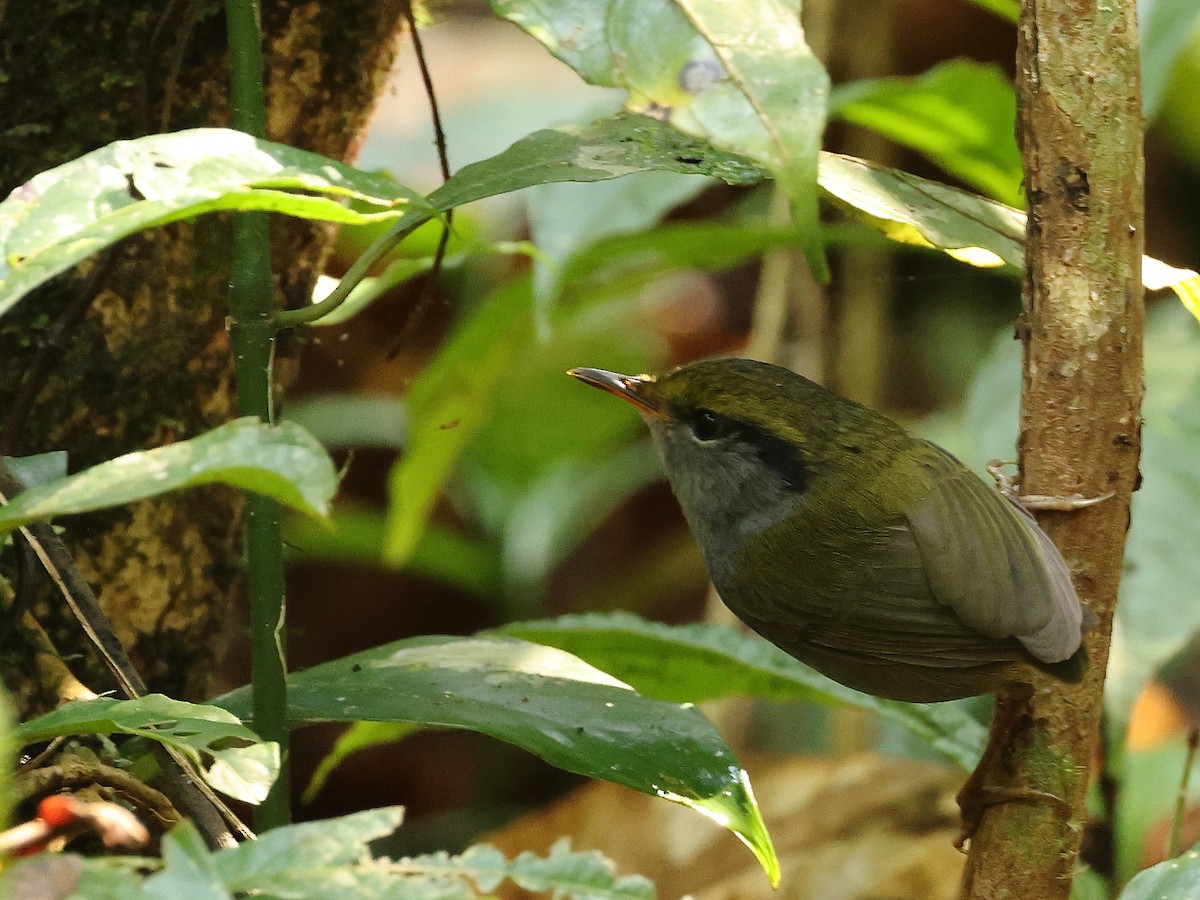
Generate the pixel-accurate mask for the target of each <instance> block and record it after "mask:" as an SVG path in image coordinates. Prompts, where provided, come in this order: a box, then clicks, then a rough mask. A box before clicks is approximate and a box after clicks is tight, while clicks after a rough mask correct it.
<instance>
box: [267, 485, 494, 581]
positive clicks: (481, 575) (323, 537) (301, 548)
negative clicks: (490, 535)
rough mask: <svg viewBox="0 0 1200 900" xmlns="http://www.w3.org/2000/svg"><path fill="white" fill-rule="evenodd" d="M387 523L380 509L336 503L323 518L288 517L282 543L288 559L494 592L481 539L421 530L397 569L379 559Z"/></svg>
mask: <svg viewBox="0 0 1200 900" xmlns="http://www.w3.org/2000/svg"><path fill="white" fill-rule="evenodd" d="M386 536H387V523H386V517H385V513H384V512H383V511H382V510H375V509H370V508H367V507H364V506H355V505H351V504H339V505H338V507H337V508H336V509H335V510H334V512H333V515H332V516H330V517H329V518H328V519H322V520H319V521H317V520H313V519H297V518H290V519H288V520H287V521H286V522H285V523H284V540H285V542H286V544H287V547H288V559H289V560H290V561H293V562H295V561H299V562H305V561H310V560H324V561H332V562H350V563H354V564H355V565H360V566H374V567H376V568H379V569H385V570H390V571H394V570H399V569H403V570H404V571H406V572H411V573H412V574H414V575H420V576H422V577H425V578H433V579H435V580H437V581H441V582H444V583H446V584H451V585H454V586H455V587H458V588H461V589H463V590H465V591H470V592H471V593H473V594H475V595H477V596H479V597H481V598H485V599H486V598H491V597H495V596H496V594H497V593H498V592H499V591H500V587H501V577H500V560H499V558H498V551H497V550H496V549H495V548H494V547H492V546H490V545H488V544H486V543H484V542H483V541H480V540H477V539H473V538H469V537H464V536H463V535H459V534H455V533H454V532H452V531H449V530H447V529H445V528H437V527H432V526H427V527H425V528H424V529H423V530H422V531H421V536H420V538H419V539H418V541H417V544H416V546H415V547H414V548H413V551H412V554H411V555H410V556H409V557H408V558H407V559H406V560H405V561H404V563H403V565H399V566H396V565H392V564H391V563H390V562H388V560H387V559H386V558H385V557H384V554H383V547H384V540H385V538H386Z"/></svg>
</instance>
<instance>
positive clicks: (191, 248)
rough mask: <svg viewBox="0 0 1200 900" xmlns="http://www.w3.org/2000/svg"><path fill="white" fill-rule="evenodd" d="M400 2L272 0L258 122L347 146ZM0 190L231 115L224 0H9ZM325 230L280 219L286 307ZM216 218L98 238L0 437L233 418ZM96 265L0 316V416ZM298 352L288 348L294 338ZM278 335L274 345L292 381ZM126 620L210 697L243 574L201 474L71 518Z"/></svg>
mask: <svg viewBox="0 0 1200 900" xmlns="http://www.w3.org/2000/svg"><path fill="white" fill-rule="evenodd" d="M405 6H406V4H405V3H403V2H400V0H341V2H332V0H314V2H307V3H304V2H301V3H297V2H294V0H264V2H263V9H262V24H263V31H264V35H265V53H266V67H267V76H266V77H267V98H268V136H269V137H270V139H272V140H275V141H281V142H285V143H288V144H294V145H296V146H299V147H302V148H305V149H308V150H313V151H316V152H318V153H322V154H325V155H327V156H331V157H333V158H336V159H348V158H352V157H353V156H354V154H355V152H356V151H357V149H358V146H359V144H360V142H361V140H362V135H363V131H364V126H365V124H366V121H367V118H368V116H369V114H370V112H371V110H372V108H373V106H374V103H375V99H376V97H377V95H378V93H379V90H380V88H381V87H382V85H383V83H384V79H385V76H386V74H387V72H388V70H389V68H390V65H391V62H392V58H393V56H394V53H395V50H396V48H397V45H398V41H399V35H400V31H401V29H402V27H403V23H404V10H405ZM0 53H2V54H3V59H4V61H5V62H4V71H5V75H6V77H7V80H6V82H5V83H4V84H3V85H2V86H0V189H3V190H4V192H5V193H7V192H8V191H10V190H12V189H13V188H14V187H16V186H17V185H19V184H21V183H23V182H24V181H25V180H27V179H28V178H29V177H31V176H32V175H34V174H35V173H37V172H39V171H41V170H43V169H46V168H50V167H52V166H55V165H58V164H60V163H63V162H66V161H68V160H70V159H73V158H75V157H77V156H79V155H81V154H83V153H86V152H87V151H89V150H92V149H94V148H96V147H100V146H102V145H104V144H106V143H109V142H110V141H113V140H117V139H122V138H132V137H137V136H140V135H144V134H150V133H154V132H159V131H175V130H179V129H183V128H191V127H197V126H214V125H217V126H226V125H228V122H229V107H228V99H227V98H228V77H229V76H228V65H227V54H226V42H225V22H224V14H223V4H222V3H221V2H220V0H170V2H163V0H139V2H134V3H122V4H111V3H93V2H83V0H51V2H48V3H42V4H28V3H21V4H8V5H7V6H5V5H3V4H0ZM331 236H332V232H331V230H330V229H328V228H326V227H323V226H320V225H313V224H308V223H303V222H298V221H292V220H282V219H281V220H278V221H276V222H274V223H273V229H272V253H273V260H274V270H275V272H276V273H277V276H276V281H277V285H278V293H279V302H280V303H281V304H287V305H296V304H299V303H304V302H306V301H307V297H308V293H309V289H310V286H311V284H312V282H313V280H314V279H315V278H316V276H317V275H318V274H319V272H320V270H321V264H322V261H323V257H324V254H325V252H326V250H327V248H328V245H329V242H330V238H331ZM229 242H230V237H229V217H227V216H205V217H201V218H199V219H197V220H195V221H192V222H184V223H179V224H176V225H172V226H168V227H166V228H160V229H156V230H154V231H151V232H148V233H145V234H142V235H138V236H135V237H133V238H130V239H128V240H126V241H124V242H122V243H121V244H120V245H118V246H117V247H115V248H113V249H112V250H111V251H109V252H110V254H111V261H110V265H109V267H108V268H107V269H106V270H105V271H104V272H103V274H102V276H101V277H100V278H99V279H98V281H97V283H96V284H94V285H92V287H94V288H95V298H94V300H92V302H91V303H90V305H89V306H88V312H87V314H86V316H85V317H84V318H83V320H82V322H81V323H80V324H79V325H78V327H76V328H75V329H74V330H73V333H72V335H71V337H70V340H69V343H68V345H67V346H66V348H65V352H63V354H62V356H61V359H59V360H57V362H56V364H55V365H54V366H53V368H52V371H51V373H50V375H49V377H48V378H47V379H46V380H45V382H44V384H40V385H39V386H38V388H37V390H36V395H35V396H36V402H34V403H33V404H32V409H31V410H30V412H29V414H28V415H27V416H24V417H23V420H22V421H21V422H19V423H18V424H19V427H14V428H9V429H6V432H7V433H3V434H0V443H2V444H3V452H4V453H6V454H8V455H25V454H29V453H35V452H42V451H47V450H53V449H65V450H67V451H69V454H70V467H71V470H72V471H75V470H78V469H80V468H82V467H85V466H87V465H91V464H93V463H96V462H99V461H101V460H104V459H108V458H111V457H113V456H116V455H118V454H120V453H124V452H127V451H129V450H135V449H143V448H146V447H151V446H156V445H159V444H164V443H169V442H171V441H175V440H179V439H182V438H187V437H191V436H194V435H196V434H198V433H200V432H202V431H204V430H206V429H209V428H211V427H213V426H215V425H217V424H220V423H221V422H224V421H226V420H227V419H229V418H230V417H231V416H232V415H234V400H233V392H232V383H231V382H232V371H233V366H232V361H231V359H230V355H229V341H228V334H227V331H226V313H227V302H226V295H227V292H228V280H229V279H228V256H229ZM97 265H98V263H97V261H96V260H94V259H93V260H90V261H88V262H86V263H84V264H81V265H80V266H79V267H78V269H77V271H76V272H73V273H68V274H66V275H64V276H62V277H60V278H59V279H57V280H55V281H54V282H52V283H51V284H49V285H46V286H44V287H43V288H42V289H40V290H38V291H36V292H34V293H33V294H31V295H30V296H28V297H26V298H24V299H23V300H22V301H21V303H20V304H19V305H18V306H17V308H16V309H15V310H14V311H13V312H12V313H10V314H9V315H8V316H6V317H5V318H4V319H3V320H0V421H3V420H4V419H5V417H6V416H5V414H6V413H7V412H8V411H10V410H11V409H12V408H13V405H14V403H16V402H17V398H19V397H21V396H23V391H24V392H25V393H28V392H29V391H30V388H29V387H28V386H27V385H25V376H26V373H28V372H29V371H30V370H31V367H32V366H33V364H34V360H35V359H37V358H38V356H39V354H40V353H42V352H43V350H42V348H43V345H44V343H45V342H46V341H47V339H48V337H50V334H51V330H52V327H53V326H54V324H55V323H56V322H57V321H58V320H59V318H60V316H62V314H63V311H64V310H65V309H67V308H68V307H69V306H70V305H71V304H72V302H73V301H74V300H75V298H76V297H77V296H78V295H79V293H80V292H81V290H84V283H85V281H86V276H87V274H88V273H89V271H94V270H95V268H96V266H97ZM291 349H292V350H294V347H293V348H291ZM292 355H294V354H293V353H289V348H288V347H287V346H281V347H280V348H279V353H278V354H277V359H278V360H279V362H280V363H282V364H283V365H282V368H283V369H284V370H285V371H284V372H283V373H282V377H281V381H283V382H284V383H286V381H287V380H288V378H287V373H286V368H287V361H288V358H289V356H292ZM65 525H66V533H65V534H64V538H65V540H66V542H67V544H68V546H69V547H70V548H71V549H72V551H73V552H74V554H75V557H76V562H77V565H78V566H79V568H80V570H81V571H82V572H83V573H84V575H85V576H86V577H87V579H88V581H89V582H90V583H91V585H92V586H93V588H94V590H95V592H96V594H97V595H98V597H99V600H100V603H101V605H102V606H103V608H104V609H105V611H106V612H107V614H108V616H109V617H110V618H111V619H112V622H113V625H114V627H115V630H116V633H117V635H118V636H119V637H120V639H121V641H122V643H123V644H124V645H125V647H126V648H127V649H128V651H129V652H130V655H131V656H132V658H133V661H134V663H135V665H136V666H137V667H138V668H139V669H140V671H141V672H142V674H143V676H144V677H145V680H146V681H147V682H148V683H149V686H150V688H151V689H152V690H160V691H164V692H166V693H169V694H171V695H173V696H177V697H183V698H189V699H197V698H200V697H202V696H204V695H205V694H206V691H207V685H208V683H209V680H210V677H211V675H212V672H213V669H214V666H215V664H216V663H217V662H218V661H219V658H220V656H221V652H222V649H223V644H224V641H223V640H222V637H223V636H224V635H225V634H226V633H227V632H228V625H229V615H230V609H231V599H232V598H233V597H234V596H236V595H237V593H238V591H239V590H240V589H241V584H242V566H241V561H240V560H241V556H240V550H239V544H240V541H239V533H240V501H239V499H238V495H236V494H235V492H233V491H232V490H228V489H223V488H219V487H218V488H209V489H200V490H193V491H188V492H185V493H183V494H177V495H172V496H170V497H168V498H165V499H161V500H153V501H146V502H143V503H137V504H134V505H132V506H129V507H123V508H119V509H115V510H111V511H106V512H103V513H96V514H92V515H87V516H79V517H76V518H74V519H72V520H70V521H67V522H66V523H65ZM36 616H37V619H38V621H39V623H40V624H41V626H42V627H43V628H44V629H45V631H46V632H47V633H48V634H49V636H50V638H51V640H52V641H53V643H54V646H55V647H56V648H57V652H58V653H59V654H60V655H63V656H66V655H68V654H74V653H79V652H81V651H82V652H83V653H84V660H83V662H81V663H80V665H79V666H77V667H76V668H77V670H78V673H79V674H80V676H81V677H82V678H83V679H84V680H85V681H86V682H88V683H89V684H92V685H93V686H95V687H96V688H97V689H105V688H107V687H109V683H108V681H107V677H106V676H102V675H100V674H98V673H99V672H100V669H99V668H98V667H96V666H91V665H89V664H88V663H87V660H88V659H90V656H89V655H88V654H87V653H86V650H85V646H84V644H83V642H82V641H81V639H80V635H79V631H78V629H77V628H76V627H75V626H74V623H73V622H72V621H70V620H69V618H67V617H66V615H65V612H64V611H63V610H62V609H61V603H58V604H56V603H53V602H49V601H47V602H45V603H44V604H43V605H42V606H41V608H38V609H36ZM14 643H15V642H13V641H8V642H6V644H5V646H4V647H2V648H0V653H3V654H5V660H4V663H5V671H6V672H8V673H10V679H9V685H8V686H9V688H10V690H13V691H14V692H15V693H16V694H17V697H18V700H17V705H18V706H19V707H21V708H29V707H31V706H37V705H39V704H40V703H44V702H45V701H46V700H50V699H52V698H46V697H40V696H39V695H40V693H42V692H43V687H44V686H41V685H39V684H38V683H37V679H36V677H34V676H33V675H32V674H31V673H33V672H34V671H35V670H34V667H33V666H32V665H30V664H28V662H27V661H28V655H27V652H26V651H25V650H23V649H21V648H18V647H15V646H14Z"/></svg>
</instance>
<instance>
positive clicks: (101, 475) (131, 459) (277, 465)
mask: <svg viewBox="0 0 1200 900" xmlns="http://www.w3.org/2000/svg"><path fill="white" fill-rule="evenodd" d="M213 483H222V484H229V485H233V486H234V487H238V488H241V489H243V490H247V491H254V492H256V493H259V494H265V495H266V496H268V497H273V498H275V499H276V500H278V501H279V502H280V503H284V504H286V505H288V506H290V507H292V508H293V509H297V510H299V511H301V512H303V513H307V514H308V515H314V516H318V515H324V513H325V511H326V508H327V505H328V503H329V499H330V498H331V497H332V496H333V493H334V491H335V490H336V489H337V476H336V473H335V472H334V469H333V462H332V461H331V460H330V459H329V454H327V453H326V452H325V450H324V448H323V447H322V446H321V445H320V444H318V443H317V442H316V441H315V440H313V438H312V435H310V434H308V432H306V431H305V430H304V429H303V428H301V427H300V426H299V425H295V424H293V423H289V422H282V423H280V424H279V425H275V426H268V425H265V424H263V423H262V422H261V421H259V420H258V419H256V418H252V417H246V418H243V419H235V420H234V421H232V422H227V423H226V424H224V425H221V426H220V427H218V428H214V429H213V430H212V431H208V432H205V433H204V434H202V435H200V436H199V437H195V438H191V439H190V440H186V441H178V442H177V443H174V444H167V445H166V446H164V447H156V448H154V449H153V450H143V451H139V452H136V453H127V454H125V455H124V456H118V457H117V458H116V459H110V460H108V461H107V462H102V463H99V464H98V465H95V466H92V467H91V468H90V469H85V470H84V471H82V472H80V473H78V474H76V475H70V476H68V477H66V478H60V479H57V480H55V481H52V482H48V483H46V484H43V485H41V486H39V487H35V488H30V489H29V490H27V491H24V492H22V493H21V494H18V495H17V496H16V497H15V498H13V499H12V500H11V501H10V502H9V503H8V505H7V506H4V507H0V531H5V530H11V529H13V528H17V527H19V526H21V525H26V524H28V523H29V522H36V521H39V520H41V519H51V518H54V517H55V516H65V515H72V514H74V513H81V512H90V511H91V510H96V509H104V508H106V507H109V506H118V505H120V504H123V503H132V502H133V501H134V500H144V499H146V498H147V497H156V496H158V495H159V494H163V493H166V492H167V491H176V490H180V489H181V488H188V487H196V486H197V485H202V484H213Z"/></svg>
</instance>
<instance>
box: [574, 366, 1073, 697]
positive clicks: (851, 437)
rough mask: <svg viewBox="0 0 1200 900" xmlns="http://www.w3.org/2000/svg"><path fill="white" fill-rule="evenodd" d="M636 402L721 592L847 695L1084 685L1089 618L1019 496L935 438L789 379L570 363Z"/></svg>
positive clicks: (749, 371)
mask: <svg viewBox="0 0 1200 900" xmlns="http://www.w3.org/2000/svg"><path fill="white" fill-rule="evenodd" d="M569 374H571V375H573V376H574V377H576V378H578V379H579V380H580V381H583V382H585V383H586V384H590V385H593V386H595V387H598V388H601V389H602V390H605V391H607V392H609V393H611V394H615V395H616V396H618V397H621V398H622V399H624V400H627V401H629V402H630V403H632V404H633V405H634V406H635V407H636V408H637V410H638V412H639V413H640V414H641V416H642V418H643V419H644V420H645V421H646V423H647V424H648V425H649V426H650V432H651V434H652V435H653V438H654V442H655V444H656V445H657V447H658V450H659V452H660V453H661V455H662V458H663V462H664V464H665V468H666V473H667V478H668V479H669V481H670V483H671V487H672V489H673V490H674V492H675V495H676V497H677V498H678V499H679V503H680V506H681V507H682V508H683V513H684V515H685V517H686V518H687V521H688V523H689V525H690V527H691V530H692V532H693V533H694V535H695V537H696V540H697V542H698V544H699V546H700V551H701V553H702V555H703V557H704V561H705V564H706V565H707V567H708V571H709V575H710V576H711V578H712V581H713V584H714V585H715V587H716V589H717V592H718V593H719V594H720V595H721V598H722V599H723V600H724V601H725V603H726V604H727V605H728V606H729V608H730V609H732V610H733V612H734V613H736V614H737V615H738V617H739V618H741V619H742V620H743V621H744V622H745V623H746V624H747V625H749V626H750V627H751V628H753V629H754V630H755V631H756V632H758V633H759V634H760V635H762V636H763V637H764V638H766V639H767V640H769V641H770V642H771V643H773V644H775V645H776V646H778V647H780V648H782V649H783V650H785V651H786V652H788V653H789V654H791V655H792V656H794V657H796V658H797V659H799V660H801V661H802V662H804V663H807V664H808V665H810V666H812V667H813V668H814V669H816V670H818V671H819V672H822V673H824V674H825V675H827V676H829V677H830V678H832V679H834V680H835V681H838V682H840V683H842V684H844V685H846V686H848V687H851V688H855V689H856V690H860V691H863V692H865V693H868V694H873V695H875V696H877V697H885V698H890V699H894V700H906V701H912V702H934V701H941V700H953V699H957V698H961V697H970V696H974V695H976V694H985V693H990V692H1001V691H1004V690H1006V689H1011V688H1016V689H1017V690H1018V691H1019V690H1020V688H1021V686H1023V685H1028V682H1029V680H1030V676H1031V671H1032V670H1033V669H1040V670H1042V671H1044V672H1048V673H1050V674H1051V675H1053V676H1055V677H1057V678H1059V679H1061V680H1063V681H1068V682H1076V681H1078V680H1079V679H1080V678H1081V676H1082V671H1083V667H1084V660H1085V652H1084V650H1083V649H1082V646H1081V641H1082V634H1083V631H1084V630H1086V629H1087V628H1088V627H1090V626H1091V625H1092V624H1094V622H1095V621H1096V618H1095V616H1094V615H1093V614H1092V613H1091V611H1090V610H1088V609H1087V608H1086V607H1084V606H1083V605H1082V604H1081V603H1080V602H1079V598H1078V597H1077V596H1076V594H1075V590H1074V588H1073V587H1072V585H1071V577H1070V573H1069V571H1068V569H1067V565H1066V563H1065V562H1064V561H1063V558H1062V556H1061V555H1060V554H1059V552H1058V550H1057V549H1056V548H1055V546H1054V545H1053V544H1052V543H1051V541H1050V539H1049V538H1048V537H1047V536H1046V535H1045V533H1043V532H1042V530H1041V529H1040V528H1038V526H1037V523H1036V522H1035V521H1034V519H1033V516H1032V515H1030V514H1029V512H1028V511H1027V510H1026V509H1025V508H1024V507H1023V506H1021V504H1020V503H1019V501H1017V500H1015V499H1012V498H1010V497H1008V496H1006V495H1005V494H1002V493H1000V492H999V491H996V490H994V489H992V488H989V487H988V486H987V485H986V484H985V483H984V482H983V481H982V480H981V479H979V478H977V477H976V476H975V475H974V474H972V473H971V472H970V470H968V469H967V468H966V467H965V466H964V465H963V464H962V463H961V462H959V461H958V460H957V459H955V458H954V457H953V456H951V455H950V454H949V453H947V452H946V451H945V450H943V449H942V448H940V447H938V446H937V445H936V444H932V443H930V442H929V441H925V440H922V439H920V438H917V437H914V436H912V435H910V434H909V433H908V432H906V431H905V430H904V429H903V428H901V427H900V426H899V425H897V424H896V423H895V422H892V421H891V420H890V419H888V418H886V417H884V416H883V415H881V414H879V413H877V412H875V411H874V410H872V409H869V408H867V407H865V406H862V405H860V404H858V403H854V402H852V401H850V400H846V399H844V398H842V397H839V396H838V395H836V394H834V393H832V392H830V391H828V390H826V389H824V388H822V387H820V386H819V385H817V384H814V383H813V382H811V381H809V380H808V379H806V378H803V377H802V376H800V375H797V374H795V373H794V372H791V371H789V370H787V369H783V368H780V367H778V366H772V365H768V364H766V363H761V362H754V361H752V360H746V359H714V360H705V361H701V362H696V363H692V364H689V365H686V366H683V367H682V368H679V369H676V370H675V371H673V372H670V373H669V374H666V375H661V376H651V375H638V376H630V375H619V374H617V373H614V372H607V371H604V370H602V369H572V370H571V371H570V373H569Z"/></svg>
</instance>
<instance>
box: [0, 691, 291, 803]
mask: <svg viewBox="0 0 1200 900" xmlns="http://www.w3.org/2000/svg"><path fill="white" fill-rule="evenodd" d="M76 734H133V735H138V736H140V737H144V738H148V739H149V740H152V741H158V742H159V743H161V744H166V745H168V746H171V747H174V748H175V749H177V750H179V751H181V752H182V753H184V754H185V755H186V756H188V757H189V758H190V759H191V760H192V761H193V762H194V763H196V764H197V765H198V766H200V767H201V770H202V771H203V772H204V774H205V780H206V781H208V782H209V783H210V784H211V785H212V786H213V787H215V788H217V789H218V790H220V791H223V792H224V793H226V794H228V795H229V796H231V797H236V798H237V799H239V800H245V801H247V802H250V803H259V802H261V801H262V800H263V798H264V797H266V795H267V791H268V790H269V789H270V787H271V785H272V784H273V783H274V781H275V778H276V776H278V774H279V746H278V745H277V744H274V743H270V742H263V741H261V740H260V739H259V737H258V735H256V734H255V733H254V732H253V731H251V730H250V729H249V728H246V727H245V726H244V725H242V723H241V721H239V720H238V718H237V717H235V716H233V715H231V714H230V713H228V712H226V711H225V710H223V709H219V708H217V707H215V706H203V705H200V704H196V703H184V702H183V701H182V700H173V699H171V698H170V697H164V696H163V695H162V694H147V695H146V696H144V697H139V698H137V699H135V700H115V699H112V698H110V697H99V698H96V699H94V700H76V701H73V702H71V703H65V704H63V705H62V706H60V707H59V708H58V709H56V710H54V711H53V712H49V713H46V714H45V715H42V716H38V717H37V718H35V719H32V720H30V721H28V722H22V723H21V724H20V725H18V726H17V727H16V728H15V729H14V732H13V737H14V739H15V740H16V741H18V742H19V743H22V744H30V743H34V742H36V741H45V740H49V739H51V738H55V737H66V736H68V735H76ZM235 744H236V745H235Z"/></svg>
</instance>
